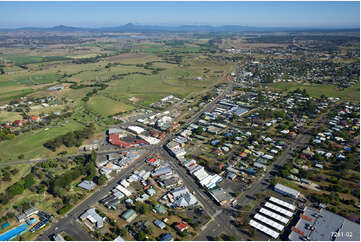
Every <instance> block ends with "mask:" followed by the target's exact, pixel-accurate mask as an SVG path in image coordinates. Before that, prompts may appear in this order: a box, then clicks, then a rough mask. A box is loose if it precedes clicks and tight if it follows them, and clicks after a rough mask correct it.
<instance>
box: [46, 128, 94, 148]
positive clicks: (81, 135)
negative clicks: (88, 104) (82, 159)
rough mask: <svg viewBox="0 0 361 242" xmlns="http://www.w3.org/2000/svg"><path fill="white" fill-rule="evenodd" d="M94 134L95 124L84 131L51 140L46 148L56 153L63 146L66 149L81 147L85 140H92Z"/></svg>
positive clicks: (72, 132) (73, 132)
mask: <svg viewBox="0 0 361 242" xmlns="http://www.w3.org/2000/svg"><path fill="white" fill-rule="evenodd" d="M94 132H95V126H94V124H90V125H88V126H87V127H85V128H84V129H82V130H76V131H71V132H68V133H66V134H65V135H61V136H58V137H56V138H54V139H52V140H49V141H47V142H46V143H45V144H44V146H45V147H46V148H48V149H50V150H52V151H55V150H56V149H57V148H59V147H60V146H61V145H65V146H66V147H72V146H77V147H79V146H80V145H81V144H82V142H83V141H84V140H85V139H88V138H90V137H91V135H92V134H93V133H94Z"/></svg>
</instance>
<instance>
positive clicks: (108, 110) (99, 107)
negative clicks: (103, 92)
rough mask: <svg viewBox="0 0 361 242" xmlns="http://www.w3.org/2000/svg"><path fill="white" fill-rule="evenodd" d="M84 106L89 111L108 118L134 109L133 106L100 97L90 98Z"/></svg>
mask: <svg viewBox="0 0 361 242" xmlns="http://www.w3.org/2000/svg"><path fill="white" fill-rule="evenodd" d="M86 105H87V107H88V108H89V109H90V110H91V111H93V112H95V113H97V114H98V115H102V116H109V115H112V114H116V113H121V112H126V111H129V110H132V109H134V107H133V106H130V105H127V104H125V103H122V102H117V101H115V100H113V99H110V98H109V97H105V96H100V95H96V96H94V97H92V98H91V99H90V100H89V101H88V102H87V104H86Z"/></svg>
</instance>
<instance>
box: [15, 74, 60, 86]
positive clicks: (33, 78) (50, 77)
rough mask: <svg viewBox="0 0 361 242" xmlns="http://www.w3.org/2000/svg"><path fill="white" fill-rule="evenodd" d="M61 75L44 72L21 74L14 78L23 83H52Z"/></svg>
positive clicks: (30, 84)
mask: <svg viewBox="0 0 361 242" xmlns="http://www.w3.org/2000/svg"><path fill="white" fill-rule="evenodd" d="M60 78H61V76H60V75H59V74H56V73H45V74H35V75H32V74H29V76H23V77H19V78H17V79H16V81H18V82H19V83H20V84H23V85H28V86H32V85H39V84H46V83H52V82H55V81H57V80H59V79H60Z"/></svg>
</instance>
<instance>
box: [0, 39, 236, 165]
mask: <svg viewBox="0 0 361 242" xmlns="http://www.w3.org/2000/svg"><path fill="white" fill-rule="evenodd" d="M208 40H209V39H207V38H202V39H198V38H191V39H188V40H176V41H173V40H169V37H166V38H165V39H162V38H160V39H159V40H151V39H136V40H132V39H116V38H101V37H100V38H98V39H97V40H96V42H91V41H89V42H88V43H87V42H86V43H79V44H71V45H66V44H61V43H59V44H53V45H47V46H44V47H42V48H22V47H19V48H11V49H10V48H5V47H1V48H0V61H1V64H2V66H3V67H2V68H3V70H4V72H5V74H3V75H0V106H1V105H5V106H4V109H3V110H0V121H1V122H14V121H15V120H21V119H22V118H23V117H25V116H34V115H35V116H40V117H46V116H47V115H53V114H54V113H57V114H58V115H59V114H64V113H67V112H71V116H70V117H68V118H65V119H64V118H61V119H60V120H58V121H53V122H51V123H50V126H48V127H40V128H37V129H35V130H30V131H26V132H25V131H24V132H22V128H19V131H20V132H19V133H18V134H16V136H15V137H14V138H12V139H10V140H5V141H1V144H0V156H1V157H0V162H1V163H9V162H12V161H16V160H21V159H35V158H50V157H55V156H56V155H57V154H58V153H59V152H62V151H64V152H67V154H72V153H74V152H76V148H74V147H73V148H66V147H61V148H59V149H57V151H56V152H52V151H50V150H49V149H47V148H45V147H44V146H43V145H44V143H46V142H47V141H49V140H52V139H54V138H56V137H58V136H60V135H63V134H65V133H67V132H69V131H74V130H80V129H82V128H83V127H84V124H86V123H93V122H96V127H97V131H96V133H97V134H100V133H103V132H104V130H105V129H106V126H107V125H108V124H110V123H112V122H113V121H112V118H111V117H112V116H113V115H115V114H122V113H126V112H129V111H132V110H135V109H137V108H139V107H149V105H150V104H151V103H154V102H157V101H159V99H161V98H163V97H165V96H167V95H170V94H172V95H175V96H177V97H179V98H184V97H186V96H188V95H198V93H200V92H205V91H206V90H208V89H210V88H212V86H214V85H216V84H217V83H219V81H220V80H221V79H222V77H223V76H224V74H225V73H226V71H228V69H230V67H231V66H233V64H230V63H229V62H227V61H225V60H224V59H222V58H221V59H215V58H213V57H212V56H210V55H209V54H206V53H207V51H206V50H207V49H206V48H205V47H202V45H206V44H207V42H208ZM52 87H61V89H58V90H51V89H49V88H52ZM45 97H51V99H52V100H53V101H51V102H48V103H47V104H48V105H47V106H44V105H41V103H39V101H36V100H40V99H44V98H45ZM24 98H25V99H24ZM16 100H18V102H20V103H21V102H24V101H25V102H27V101H28V100H30V101H33V102H34V100H35V101H36V102H37V103H34V104H31V105H28V104H25V103H24V104H22V105H20V106H19V107H13V108H10V109H9V108H5V107H6V105H8V104H9V103H12V102H16ZM86 142H87V141H84V143H86ZM19 151H21V152H20V153H19Z"/></svg>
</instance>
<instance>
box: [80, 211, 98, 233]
mask: <svg viewBox="0 0 361 242" xmlns="http://www.w3.org/2000/svg"><path fill="white" fill-rule="evenodd" d="M80 220H82V221H85V225H87V226H88V227H89V228H90V229H92V230H93V229H100V228H102V227H103V226H104V221H103V217H102V216H100V215H99V214H98V213H97V212H96V211H95V208H91V209H89V210H87V211H86V212H85V213H83V214H82V215H81V216H80ZM87 221H89V222H90V223H91V224H88V223H87Z"/></svg>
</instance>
